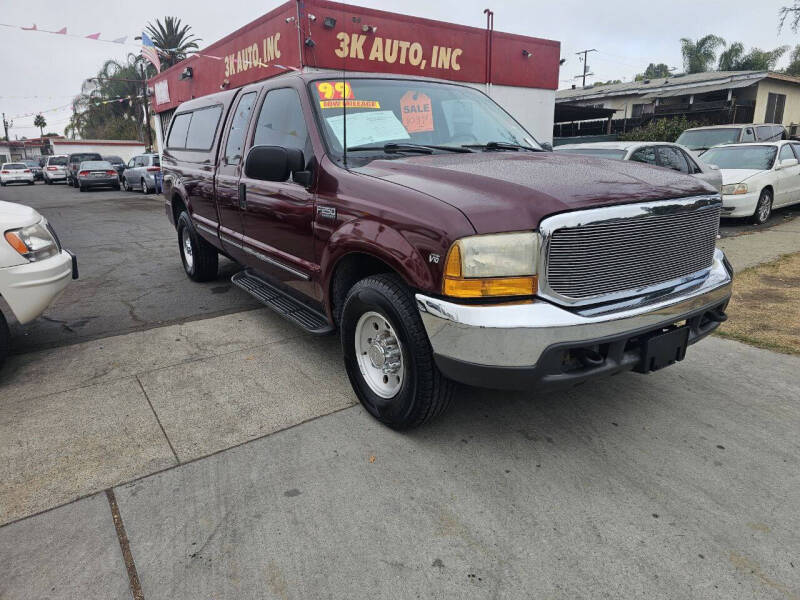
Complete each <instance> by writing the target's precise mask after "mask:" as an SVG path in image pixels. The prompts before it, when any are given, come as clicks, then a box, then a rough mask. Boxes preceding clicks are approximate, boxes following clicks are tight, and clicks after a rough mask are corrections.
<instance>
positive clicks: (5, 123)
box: [3, 113, 13, 142]
mask: <svg viewBox="0 0 800 600" xmlns="http://www.w3.org/2000/svg"><path fill="white" fill-rule="evenodd" d="M12 124H13V123H12ZM3 129H5V131H6V141H7V142H10V141H11V138H9V137H8V121H6V113H3Z"/></svg>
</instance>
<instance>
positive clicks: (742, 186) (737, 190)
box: [722, 183, 747, 196]
mask: <svg viewBox="0 0 800 600" xmlns="http://www.w3.org/2000/svg"><path fill="white" fill-rule="evenodd" d="M746 193H747V184H746V183H729V184H728V185H723V186H722V195H723V196H738V195H739V194H746Z"/></svg>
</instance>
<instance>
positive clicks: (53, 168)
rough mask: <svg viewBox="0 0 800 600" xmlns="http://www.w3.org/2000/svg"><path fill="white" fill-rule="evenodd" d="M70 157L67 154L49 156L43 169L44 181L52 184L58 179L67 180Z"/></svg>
mask: <svg viewBox="0 0 800 600" xmlns="http://www.w3.org/2000/svg"><path fill="white" fill-rule="evenodd" d="M68 159H69V157H68V156H67V155H66V154H57V155H54V156H48V157H47V162H46V163H45V165H44V168H43V169H42V175H43V176H44V182H45V183H47V184H50V183H55V182H56V181H66V180H67V162H68Z"/></svg>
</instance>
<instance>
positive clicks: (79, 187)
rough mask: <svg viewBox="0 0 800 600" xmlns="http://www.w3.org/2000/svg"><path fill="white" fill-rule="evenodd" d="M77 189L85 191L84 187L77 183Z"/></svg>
mask: <svg viewBox="0 0 800 600" xmlns="http://www.w3.org/2000/svg"><path fill="white" fill-rule="evenodd" d="M78 189H79V190H80V191H82V192H85V191H86V188H85V187H84V186H82V185H78Z"/></svg>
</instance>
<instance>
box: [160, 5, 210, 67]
mask: <svg viewBox="0 0 800 600" xmlns="http://www.w3.org/2000/svg"><path fill="white" fill-rule="evenodd" d="M191 29H192V28H191V26H190V25H183V26H182V24H181V20H180V19H179V18H177V17H164V22H163V23H162V22H161V21H160V20H159V19H156V24H155V25H153V24H152V23H148V24H147V34H148V35H149V36H150V39H152V40H153V44H155V46H156V47H157V48H158V50H159V54H160V55H161V66H162V68H163V69H166V68H169V67H171V66H172V65H174V64H175V63H179V62H180V61H182V60H183V59H184V58H186V55H187V54H188V53H189V51H190V50H197V49H198V45H197V42H200V41H202V40H201V39H200V38H198V37H195V36H194V35H193V34H192V33H191Z"/></svg>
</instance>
